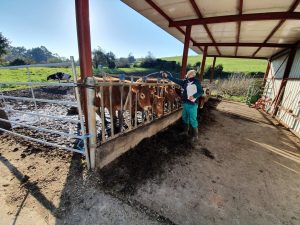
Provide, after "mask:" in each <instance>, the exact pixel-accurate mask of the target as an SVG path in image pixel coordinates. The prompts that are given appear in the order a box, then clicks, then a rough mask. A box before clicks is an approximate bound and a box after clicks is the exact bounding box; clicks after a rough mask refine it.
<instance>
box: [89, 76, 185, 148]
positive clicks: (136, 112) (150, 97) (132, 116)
mask: <svg viewBox="0 0 300 225" xmlns="http://www.w3.org/2000/svg"><path fill="white" fill-rule="evenodd" d="M95 79H96V82H95V88H94V90H95V93H94V95H95V96H96V99H95V102H96V106H97V107H98V108H99V110H98V112H97V115H98V118H99V119H98V120H97V121H98V123H97V130H98V131H99V132H98V133H99V134H100V137H99V138H100V140H101V143H105V142H106V141H109V140H111V139H114V138H117V137H118V136H120V135H122V134H124V133H126V132H129V131H132V130H134V129H136V128H138V127H140V126H143V125H145V124H148V123H150V122H152V121H153V120H155V119H157V118H161V117H163V116H167V115H168V114H170V113H172V112H173V111H175V110H177V109H179V108H180V106H181V105H180V94H177V93H176V89H177V92H180V91H181V90H180V88H179V87H178V86H177V85H175V84H174V83H170V82H168V83H166V81H165V80H161V79H155V80H153V79H150V83H148V82H149V80H143V79H139V80H137V81H135V82H134V81H133V80H134V77H130V80H125V79H124V80H121V79H115V78H114V77H107V76H103V77H100V78H95ZM153 82H154V83H153ZM116 112H117V114H118V116H116ZM116 128H117V129H118V132H116Z"/></svg>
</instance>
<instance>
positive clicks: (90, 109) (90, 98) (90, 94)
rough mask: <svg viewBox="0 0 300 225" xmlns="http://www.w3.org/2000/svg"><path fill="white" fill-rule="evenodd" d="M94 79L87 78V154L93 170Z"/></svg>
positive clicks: (94, 132) (95, 132)
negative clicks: (88, 153)
mask: <svg viewBox="0 0 300 225" xmlns="http://www.w3.org/2000/svg"><path fill="white" fill-rule="evenodd" d="M95 83H96V82H95V79H94V78H93V77H87V79H86V85H87V86H88V88H87V113H88V116H89V118H88V134H89V150H90V151H89V152H90V160H91V168H92V169H94V168H95V156H96V155H95V153H96V147H97V129H96V110H95V107H94V100H95Z"/></svg>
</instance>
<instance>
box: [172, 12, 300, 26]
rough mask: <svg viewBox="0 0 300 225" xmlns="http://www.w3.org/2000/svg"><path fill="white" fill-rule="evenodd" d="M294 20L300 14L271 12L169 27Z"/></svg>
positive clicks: (177, 24)
mask: <svg viewBox="0 0 300 225" xmlns="http://www.w3.org/2000/svg"><path fill="white" fill-rule="evenodd" d="M281 19H286V20H287V19H292V20H300V12H292V13H287V12H269V13H253V14H242V15H228V16H214V17H205V18H201V19H200V18H199V19H190V20H178V21H171V22H169V27H176V26H188V25H191V26H192V25H203V24H211V23H226V22H238V21H260V20H281Z"/></svg>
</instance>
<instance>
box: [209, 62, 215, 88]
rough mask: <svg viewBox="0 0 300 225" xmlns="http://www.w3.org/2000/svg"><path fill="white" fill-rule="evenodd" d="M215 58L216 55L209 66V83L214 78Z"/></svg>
mask: <svg viewBox="0 0 300 225" xmlns="http://www.w3.org/2000/svg"><path fill="white" fill-rule="evenodd" d="M216 58H217V57H214V61H213V64H212V67H211V71H210V81H209V82H210V83H212V81H213V79H214V75H215V64H216Z"/></svg>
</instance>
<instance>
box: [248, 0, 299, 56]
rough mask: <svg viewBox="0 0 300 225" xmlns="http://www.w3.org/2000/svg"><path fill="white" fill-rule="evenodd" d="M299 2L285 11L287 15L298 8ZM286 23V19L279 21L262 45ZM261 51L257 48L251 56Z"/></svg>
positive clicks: (297, 0)
mask: <svg viewBox="0 0 300 225" xmlns="http://www.w3.org/2000/svg"><path fill="white" fill-rule="evenodd" d="M299 2H300V0H294V2H293V4H292V5H291V6H290V8H289V10H288V11H287V13H292V12H293V11H294V10H295V9H296V7H297V6H298V4H299ZM285 21H286V19H281V20H280V21H279V22H278V24H277V25H276V27H274V29H273V30H272V31H271V33H270V34H269V35H268V36H267V38H266V39H265V40H264V42H263V43H267V42H268V41H269V39H270V38H271V37H272V36H273V35H274V34H275V32H276V31H277V30H278V29H279V28H280V27H281V25H282V24H283V23H284V22H285ZM260 49H261V47H259V48H258V49H257V50H256V51H255V52H254V53H253V55H252V56H255V55H256V54H257V53H258V52H259V50H260Z"/></svg>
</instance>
